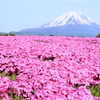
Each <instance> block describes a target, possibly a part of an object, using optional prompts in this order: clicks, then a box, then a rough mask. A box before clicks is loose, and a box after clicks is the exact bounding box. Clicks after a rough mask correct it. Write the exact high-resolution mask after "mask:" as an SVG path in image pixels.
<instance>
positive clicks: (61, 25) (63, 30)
mask: <svg viewBox="0 0 100 100" xmlns="http://www.w3.org/2000/svg"><path fill="white" fill-rule="evenodd" d="M18 33H22V34H24V35H39V34H44V35H51V34H52V35H62V36H82V37H95V36H96V35H97V34H98V33H100V24H99V23H97V22H95V21H94V20H92V19H91V18H89V17H88V16H86V15H85V14H83V13H82V12H79V11H72V12H68V13H66V14H64V15H62V16H60V17H58V18H56V19H55V20H53V21H51V22H49V23H47V24H45V25H42V26H39V27H36V28H28V29H24V30H21V31H20V32H18Z"/></svg>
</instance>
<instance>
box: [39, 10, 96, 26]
mask: <svg viewBox="0 0 100 100" xmlns="http://www.w3.org/2000/svg"><path fill="white" fill-rule="evenodd" d="M69 24H73V25H74V24H85V25H92V24H98V23H96V22H95V21H94V20H92V19H91V18H89V17H87V16H86V15H85V14H83V13H82V12H79V11H71V12H68V13H66V14H64V15H62V16H60V17H58V18H56V19H55V20H53V21H52V22H50V23H47V24H45V25H42V26H41V27H56V26H62V25H69Z"/></svg>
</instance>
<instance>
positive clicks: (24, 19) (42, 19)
mask: <svg viewBox="0 0 100 100" xmlns="http://www.w3.org/2000/svg"><path fill="white" fill-rule="evenodd" d="M69 11H81V12H82V13H84V14H85V15H87V16H88V17H90V18H92V19H93V20H95V21H96V22H98V23H100V0H0V32H10V31H20V30H22V29H25V28H34V27H38V26H41V25H43V24H46V23H48V22H50V21H52V20H54V19H55V18H57V17H59V16H61V15H63V14H65V13H67V12H69Z"/></svg>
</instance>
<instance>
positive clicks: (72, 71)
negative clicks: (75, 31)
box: [0, 36, 100, 100]
mask: <svg viewBox="0 0 100 100" xmlns="http://www.w3.org/2000/svg"><path fill="white" fill-rule="evenodd" d="M0 100H100V39H99V38H78V37H61V36H53V37H52V36H51V37H50V36H14V37H13V36H8V37H6V36H2V37H0Z"/></svg>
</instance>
